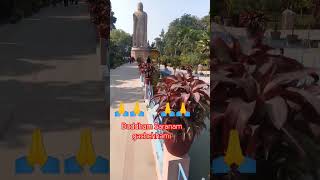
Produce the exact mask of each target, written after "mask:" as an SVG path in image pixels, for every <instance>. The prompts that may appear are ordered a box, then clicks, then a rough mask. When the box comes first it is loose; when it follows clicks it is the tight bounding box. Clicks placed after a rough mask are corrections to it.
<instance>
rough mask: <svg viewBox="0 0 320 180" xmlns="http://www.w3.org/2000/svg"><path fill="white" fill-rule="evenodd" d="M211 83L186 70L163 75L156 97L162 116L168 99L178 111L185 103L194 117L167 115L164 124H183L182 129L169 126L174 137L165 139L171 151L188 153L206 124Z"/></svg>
mask: <svg viewBox="0 0 320 180" xmlns="http://www.w3.org/2000/svg"><path fill="white" fill-rule="evenodd" d="M209 97H210V95H209V89H208V84H206V83H205V82H204V81H202V80H199V79H196V78H195V77H194V76H189V75H188V74H184V73H177V74H176V75H170V76H167V77H165V78H163V79H162V80H161V81H160V82H159V84H158V86H157V92H156V93H155V95H154V97H153V100H155V102H156V103H158V104H159V108H158V109H157V112H158V116H159V115H160V113H161V112H163V111H165V109H166V105H167V103H169V105H170V109H171V111H174V112H178V111H180V109H181V105H182V103H184V104H185V108H186V110H187V111H188V112H190V113H191V116H190V117H184V116H182V117H163V120H162V123H163V124H179V125H180V124H181V125H182V126H183V128H182V129H181V130H168V131H166V132H167V133H170V134H172V135H173V137H174V138H173V139H166V140H164V143H165V145H166V148H167V149H168V152H170V153H171V154H172V155H175V156H178V157H181V156H183V155H185V154H186V153H188V151H189V149H190V147H191V144H192V142H193V140H194V138H195V137H196V135H199V134H200V133H201V132H202V130H203V129H204V128H206V125H205V119H206V117H208V116H207V115H208V113H209V104H210V101H209Z"/></svg>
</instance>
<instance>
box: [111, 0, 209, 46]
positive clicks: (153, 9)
mask: <svg viewBox="0 0 320 180" xmlns="http://www.w3.org/2000/svg"><path fill="white" fill-rule="evenodd" d="M140 1H141V2H142V3H143V10H144V11H145V12H146V13H147V14H148V40H149V41H150V44H151V42H153V41H154V38H156V37H158V36H159V34H160V33H161V30H162V29H164V30H165V31H167V29H168V26H169V24H170V22H172V21H173V20H175V19H177V18H179V17H181V16H182V15H183V14H191V15H195V16H198V17H199V18H201V17H203V16H206V15H208V14H209V9H210V0H111V6H112V11H114V13H115V17H116V18H117V22H116V24H115V25H116V28H117V29H122V30H124V31H126V32H127V33H130V34H132V32H133V17H132V15H133V13H134V11H136V10H137V5H138V3H139V2H140Z"/></svg>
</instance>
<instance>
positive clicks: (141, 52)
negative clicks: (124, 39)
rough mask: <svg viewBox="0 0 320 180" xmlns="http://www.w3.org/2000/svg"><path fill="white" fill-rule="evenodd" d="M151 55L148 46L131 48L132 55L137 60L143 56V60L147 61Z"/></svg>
mask: <svg viewBox="0 0 320 180" xmlns="http://www.w3.org/2000/svg"><path fill="white" fill-rule="evenodd" d="M149 55H150V50H149V49H148V48H142V47H141V48H136V47H133V48H132V49H131V57H134V59H135V60H137V59H138V58H139V57H140V58H142V60H143V61H146V60H147V58H148V56H149Z"/></svg>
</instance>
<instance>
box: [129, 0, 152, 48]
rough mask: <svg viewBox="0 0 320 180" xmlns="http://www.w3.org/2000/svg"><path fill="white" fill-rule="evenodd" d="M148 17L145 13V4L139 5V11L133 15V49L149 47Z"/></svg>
mask: <svg viewBox="0 0 320 180" xmlns="http://www.w3.org/2000/svg"><path fill="white" fill-rule="evenodd" d="M147 22H148V15H147V13H145V12H144V11H143V4H142V3H141V2H140V3H138V10H137V11H136V12H134V13H133V35H132V38H133V39H132V42H133V47H138V48H140V47H143V48H146V47H148V42H147V41H148V39H147Z"/></svg>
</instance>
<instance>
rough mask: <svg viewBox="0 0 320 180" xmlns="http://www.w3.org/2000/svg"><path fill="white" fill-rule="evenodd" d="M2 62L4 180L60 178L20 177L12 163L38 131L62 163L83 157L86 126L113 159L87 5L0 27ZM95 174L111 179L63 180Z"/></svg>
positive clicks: (0, 167)
mask: <svg viewBox="0 0 320 180" xmlns="http://www.w3.org/2000/svg"><path fill="white" fill-rule="evenodd" d="M0 63H1V65H0V137H1V139H0V177H1V179H7V180H9V179H10V180H14V179H39V180H44V179H45V180H47V179H56V178H57V177H56V176H50V175H42V174H40V173H36V174H34V175H26V176H25V175H23V176H20V175H19V176H16V175H15V173H14V161H15V159H16V158H18V157H20V156H22V155H25V154H26V153H27V152H28V146H29V144H30V141H31V133H32V131H33V130H34V129H35V128H40V129H41V130H42V132H43V138H44V144H45V146H46V150H47V153H48V154H50V155H53V156H55V157H57V158H59V159H60V160H63V159H65V158H67V157H70V156H71V155H72V154H74V153H76V152H77V150H78V147H79V141H80V130H81V129H82V128H91V129H93V132H94V133H93V139H94V140H93V141H94V145H95V150H96V153H97V154H100V155H103V156H104V157H106V156H107V154H108V149H109V148H108V147H107V142H108V141H109V137H107V134H108V129H107V125H108V121H107V120H106V117H107V116H106V111H105V105H104V86H103V81H102V78H101V72H100V64H99V60H98V57H97V53H96V40H95V35H94V30H93V26H92V25H91V23H90V20H89V17H88V13H87V6H86V5H85V4H84V3H80V4H79V5H77V6H70V7H68V8H65V7H62V6H59V5H58V6H57V7H55V8H53V7H48V8H44V9H41V11H40V12H39V13H38V14H37V15H34V16H32V17H30V18H27V19H24V20H23V21H22V22H19V23H18V24H9V25H4V26H2V27H0ZM107 158H109V157H107ZM62 165H63V163H62V162H61V166H62ZM62 168H63V166H62V167H61V169H62ZM89 176H90V179H93V180H94V179H101V180H102V179H107V178H106V176H104V175H95V176H92V177H91V175H85V176H80V175H72V176H69V175H63V174H62V175H60V176H59V179H66V180H70V179H72V178H75V179H89Z"/></svg>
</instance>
